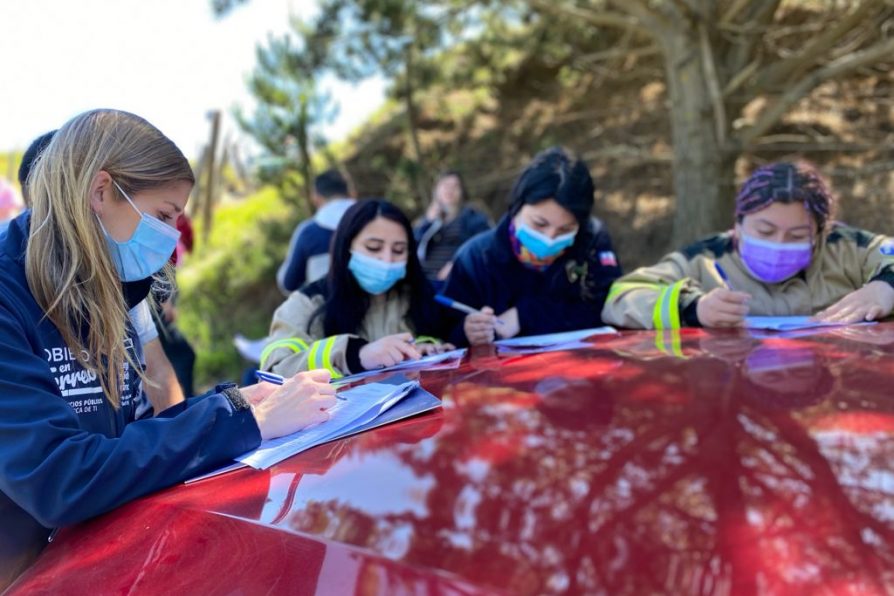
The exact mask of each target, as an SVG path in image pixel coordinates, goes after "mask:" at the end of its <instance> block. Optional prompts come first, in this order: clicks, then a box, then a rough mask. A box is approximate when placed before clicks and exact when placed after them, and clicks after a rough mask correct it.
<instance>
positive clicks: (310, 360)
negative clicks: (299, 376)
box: [307, 339, 325, 370]
mask: <svg viewBox="0 0 894 596" xmlns="http://www.w3.org/2000/svg"><path fill="white" fill-rule="evenodd" d="M324 341H325V340H323V339H321V340H319V341H315V342H314V343H313V344H311V346H310V354H308V355H307V370H314V369H317V368H320V364H319V362H318V360H317V359H318V358H319V356H320V347H321V346H322V345H323V342H324Z"/></svg>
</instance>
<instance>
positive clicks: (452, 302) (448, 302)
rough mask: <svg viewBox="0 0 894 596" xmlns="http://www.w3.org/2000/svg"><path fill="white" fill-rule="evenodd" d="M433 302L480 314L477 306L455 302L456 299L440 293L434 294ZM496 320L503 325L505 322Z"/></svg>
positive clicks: (472, 313) (468, 312)
mask: <svg viewBox="0 0 894 596" xmlns="http://www.w3.org/2000/svg"><path fill="white" fill-rule="evenodd" d="M435 302H437V303H439V304H443V305H444V306H448V307H450V308H452V309H454V310H458V311H460V312H464V313H466V314H467V315H480V314H481V311H480V310H478V309H477V308H472V307H471V306H469V305H468V304H463V303H462V302H457V301H456V300H454V299H452V298H448V297H447V296H444V295H442V294H436V295H435ZM496 321H497V323H498V324H500V325H505V323H504V322H503V321H501V320H500V319H496Z"/></svg>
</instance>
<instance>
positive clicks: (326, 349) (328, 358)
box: [318, 335, 342, 379]
mask: <svg viewBox="0 0 894 596" xmlns="http://www.w3.org/2000/svg"><path fill="white" fill-rule="evenodd" d="M335 339H336V336H334V335H333V336H332V337H327V338H326V343H325V344H324V345H323V368H325V369H326V370H328V371H329V372H330V373H331V374H332V378H333V379H338V378H340V377H341V376H342V374H341V373H340V372H339V371H338V369H337V368H335V367H334V366H333V365H332V348H333V347H335ZM318 343H319V342H318Z"/></svg>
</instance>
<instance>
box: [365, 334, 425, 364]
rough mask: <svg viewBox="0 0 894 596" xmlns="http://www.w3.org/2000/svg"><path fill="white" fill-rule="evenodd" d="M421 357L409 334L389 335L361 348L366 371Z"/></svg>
mask: <svg viewBox="0 0 894 596" xmlns="http://www.w3.org/2000/svg"><path fill="white" fill-rule="evenodd" d="M421 357H422V355H421V354H420V353H419V350H417V349H416V346H415V345H414V344H413V336H412V335H411V334H409V333H396V334H394V335H387V336H385V337H383V338H382V339H378V340H376V341H373V342H370V343H368V344H366V345H365V346H363V347H362V348H360V365H361V366H363V368H364V369H366V370H373V369H376V368H384V367H388V366H394V365H395V364H398V363H399V362H403V361H404V360H418V359H419V358H421Z"/></svg>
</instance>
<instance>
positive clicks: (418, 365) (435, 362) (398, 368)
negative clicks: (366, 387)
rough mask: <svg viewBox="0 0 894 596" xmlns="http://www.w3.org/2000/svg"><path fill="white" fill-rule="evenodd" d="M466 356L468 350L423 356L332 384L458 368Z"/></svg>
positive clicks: (343, 378) (335, 381)
mask: <svg viewBox="0 0 894 596" xmlns="http://www.w3.org/2000/svg"><path fill="white" fill-rule="evenodd" d="M465 354H466V349H465V348H460V349H457V350H451V351H449V352H443V353H441V354H432V355H430V356H423V357H422V358H419V359H418V360H404V361H403V362H399V363H397V364H395V365H394V366H389V367H387V368H377V369H373V370H367V371H364V372H360V373H357V374H353V375H348V376H346V377H339V378H338V379H332V383H333V384H338V385H343V384H345V383H352V382H354V381H358V380H360V379H365V378H367V377H371V376H374V375H379V374H382V373H388V372H408V371H413V370H441V369H450V368H457V367H458V366H459V363H460V360H462V357H463V356H464V355H465Z"/></svg>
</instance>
